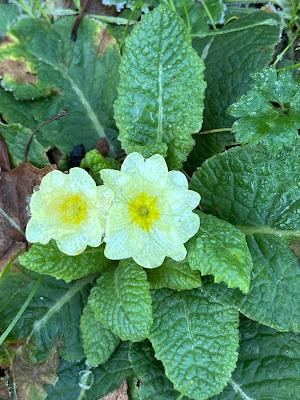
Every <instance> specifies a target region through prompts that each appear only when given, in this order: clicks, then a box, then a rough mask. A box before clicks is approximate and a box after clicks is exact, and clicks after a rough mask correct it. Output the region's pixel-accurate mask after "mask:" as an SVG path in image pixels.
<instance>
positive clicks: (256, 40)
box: [189, 11, 281, 169]
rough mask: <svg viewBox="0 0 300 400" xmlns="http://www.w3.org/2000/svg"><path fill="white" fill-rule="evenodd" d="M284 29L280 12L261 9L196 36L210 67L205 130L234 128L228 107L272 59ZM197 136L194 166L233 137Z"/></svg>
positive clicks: (207, 78) (201, 52)
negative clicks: (254, 74)
mask: <svg viewBox="0 0 300 400" xmlns="http://www.w3.org/2000/svg"><path fill="white" fill-rule="evenodd" d="M280 29H281V23H280V19H279V18H278V16H276V15H275V14H270V13H266V12H263V11H257V12H252V13H251V14H250V15H244V16H242V17H240V18H239V19H238V20H233V21H232V22H230V23H229V24H227V25H226V27H224V28H220V29H218V30H217V32H214V31H210V32H211V35H212V36H208V37H206V38H202V39H199V38H196V37H195V38H194V40H193V46H194V48H195V49H196V50H197V51H198V54H199V55H202V54H203V57H204V62H205V67H206V69H205V80H206V81H207V89H206V92H205V107H204V124H203V130H210V129H216V128H226V127H227V128H231V126H232V124H233V122H234V119H233V118H232V117H231V116H230V115H229V114H228V113H227V108H228V107H229V106H230V105H231V104H232V103H234V102H235V101H236V100H237V98H238V97H239V96H241V95H242V94H244V93H245V92H246V90H247V88H248V84H249V82H250V76H251V74H252V73H254V72H256V71H260V70H261V69H262V68H264V67H266V66H267V65H268V64H269V63H270V62H271V60H272V56H273V53H274V48H275V45H276V43H277V42H278V40H279V36H280ZM204 49H205V51H204ZM195 139H196V145H195V148H194V150H193V151H192V153H191V157H190V158H189V161H190V163H192V164H193V166H194V169H195V167H198V166H200V164H201V163H202V162H203V161H204V160H205V159H207V158H209V157H211V156H212V155H213V154H216V153H219V152H220V151H223V150H224V149H225V147H226V146H227V145H228V144H229V143H230V142H231V141H232V140H233V138H232V135H231V134H228V133H225V132H224V133H211V134H209V135H197V136H196V137H195ZM189 168H191V167H190V166H189Z"/></svg>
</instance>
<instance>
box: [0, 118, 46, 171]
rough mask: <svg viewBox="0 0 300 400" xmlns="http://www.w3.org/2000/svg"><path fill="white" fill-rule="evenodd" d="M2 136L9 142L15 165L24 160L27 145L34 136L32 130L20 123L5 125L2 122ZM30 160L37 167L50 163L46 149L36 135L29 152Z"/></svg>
mask: <svg viewBox="0 0 300 400" xmlns="http://www.w3.org/2000/svg"><path fill="white" fill-rule="evenodd" d="M0 136H2V137H3V139H4V140H5V143H6V144H7V147H8V151H9V153H10V155H11V158H12V161H13V164H14V166H15V167H16V166H18V165H19V164H21V163H22V162H23V161H24V156H25V151H26V147H27V145H28V142H29V140H30V138H31V136H32V131H31V130H30V129H28V128H24V127H23V126H22V125H20V124H12V125H5V124H1V123H0ZM28 161H30V162H31V163H32V164H34V165H35V166H36V167H40V168H43V167H45V166H46V165H49V160H48V157H47V155H46V149H45V148H44V147H43V146H42V145H41V144H40V143H39V142H38V141H37V139H36V138H35V137H34V138H33V140H32V143H31V146H30V150H29V153H28Z"/></svg>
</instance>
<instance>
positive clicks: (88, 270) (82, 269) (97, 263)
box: [19, 240, 114, 282]
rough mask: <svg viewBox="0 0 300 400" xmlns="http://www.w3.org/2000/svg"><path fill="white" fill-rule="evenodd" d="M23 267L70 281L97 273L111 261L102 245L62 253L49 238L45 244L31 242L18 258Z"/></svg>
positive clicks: (110, 263) (111, 262)
mask: <svg viewBox="0 0 300 400" xmlns="http://www.w3.org/2000/svg"><path fill="white" fill-rule="evenodd" d="M19 260H20V263H21V265H22V266H23V267H26V268H27V269H30V270H31V271H34V272H39V273H40V274H45V275H50V276H53V277H54V278H56V279H63V280H64V281H66V282H71V281H73V280H75V279H79V278H82V277H84V276H87V275H89V274H93V273H97V274H99V273H100V272H102V271H103V270H104V269H105V268H107V267H109V266H111V265H113V264H114V263H113V261H111V260H108V259H107V258H105V257H104V247H103V246H100V247H98V248H96V249H95V248H91V247H88V248H87V250H85V251H84V252H83V253H81V254H79V255H78V256H68V255H66V254H64V253H62V252H61V251H60V250H59V249H58V247H57V245H56V243H55V242H54V241H53V240H51V241H50V242H49V243H48V244H46V245H41V244H39V243H36V244H33V245H32V247H31V248H30V250H29V251H28V252H27V253H25V254H23V255H22V256H21V257H20V258H19Z"/></svg>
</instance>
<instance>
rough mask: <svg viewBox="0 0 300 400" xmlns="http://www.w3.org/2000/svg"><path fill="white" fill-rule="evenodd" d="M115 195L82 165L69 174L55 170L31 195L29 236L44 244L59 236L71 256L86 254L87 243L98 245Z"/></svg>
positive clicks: (88, 244)
mask: <svg viewBox="0 0 300 400" xmlns="http://www.w3.org/2000/svg"><path fill="white" fill-rule="evenodd" d="M112 198H113V193H112V192H111V191H110V190H109V189H107V188H105V187H103V186H96V183H95V181H94V180H93V178H92V177H91V176H90V175H89V174H88V173H87V172H86V171H85V170H83V169H81V168H71V169H70V173H69V174H65V173H63V172H61V171H51V172H49V174H47V175H46V176H45V177H44V178H43V179H42V182H41V185H40V188H39V190H38V191H36V192H34V193H33V194H32V196H31V199H30V205H29V207H30V214H31V219H30V221H29V222H28V224H27V228H26V238H27V240H28V242H31V243H36V242H39V243H41V244H47V243H48V242H49V241H50V239H55V240H56V243H57V246H58V248H59V249H60V250H61V251H62V252H63V253H65V254H68V255H70V256H74V255H77V254H80V253H82V252H83V251H84V249H85V248H86V246H92V247H98V246H99V245H100V244H101V243H102V241H103V235H104V230H105V223H106V217H107V214H108V211H109V208H110V206H111V202H112Z"/></svg>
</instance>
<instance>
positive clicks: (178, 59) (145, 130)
mask: <svg viewBox="0 0 300 400" xmlns="http://www.w3.org/2000/svg"><path fill="white" fill-rule="evenodd" d="M204 90H205V83H204V80H203V63H202V61H201V59H200V58H199V57H198V56H197V54H196V52H195V51H194V50H193V49H192V47H191V44H190V40H189V36H188V34H187V31H186V28H185V26H184V23H183V21H182V20H181V19H180V18H179V17H178V16H177V15H176V13H174V12H173V11H170V10H168V9H167V8H165V7H163V6H160V7H158V8H156V9H155V10H154V11H152V12H150V13H148V14H146V15H144V16H143V17H142V20H141V22H140V23H139V24H137V25H135V27H134V29H133V31H132V33H131V35H130V36H129V37H128V38H127V40H126V46H125V49H124V55H123V57H122V62H121V66H120V84H119V87H118V98H117V100H116V102H115V119H116V122H117V126H118V128H119V131H120V134H119V138H120V141H121V143H122V147H123V148H124V149H125V151H126V152H127V153H129V152H132V151H138V152H140V153H142V154H143V155H144V156H147V157H148V156H150V155H152V154H155V153H160V154H162V155H164V156H166V157H167V160H168V163H169V165H170V167H172V168H179V167H180V166H181V164H182V162H183V161H185V160H186V157H187V155H188V154H189V152H190V151H191V149H192V147H193V144H194V140H193V138H192V134H193V133H195V132H197V131H199V130H200V128H201V124H202V111H203V97H204Z"/></svg>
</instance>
